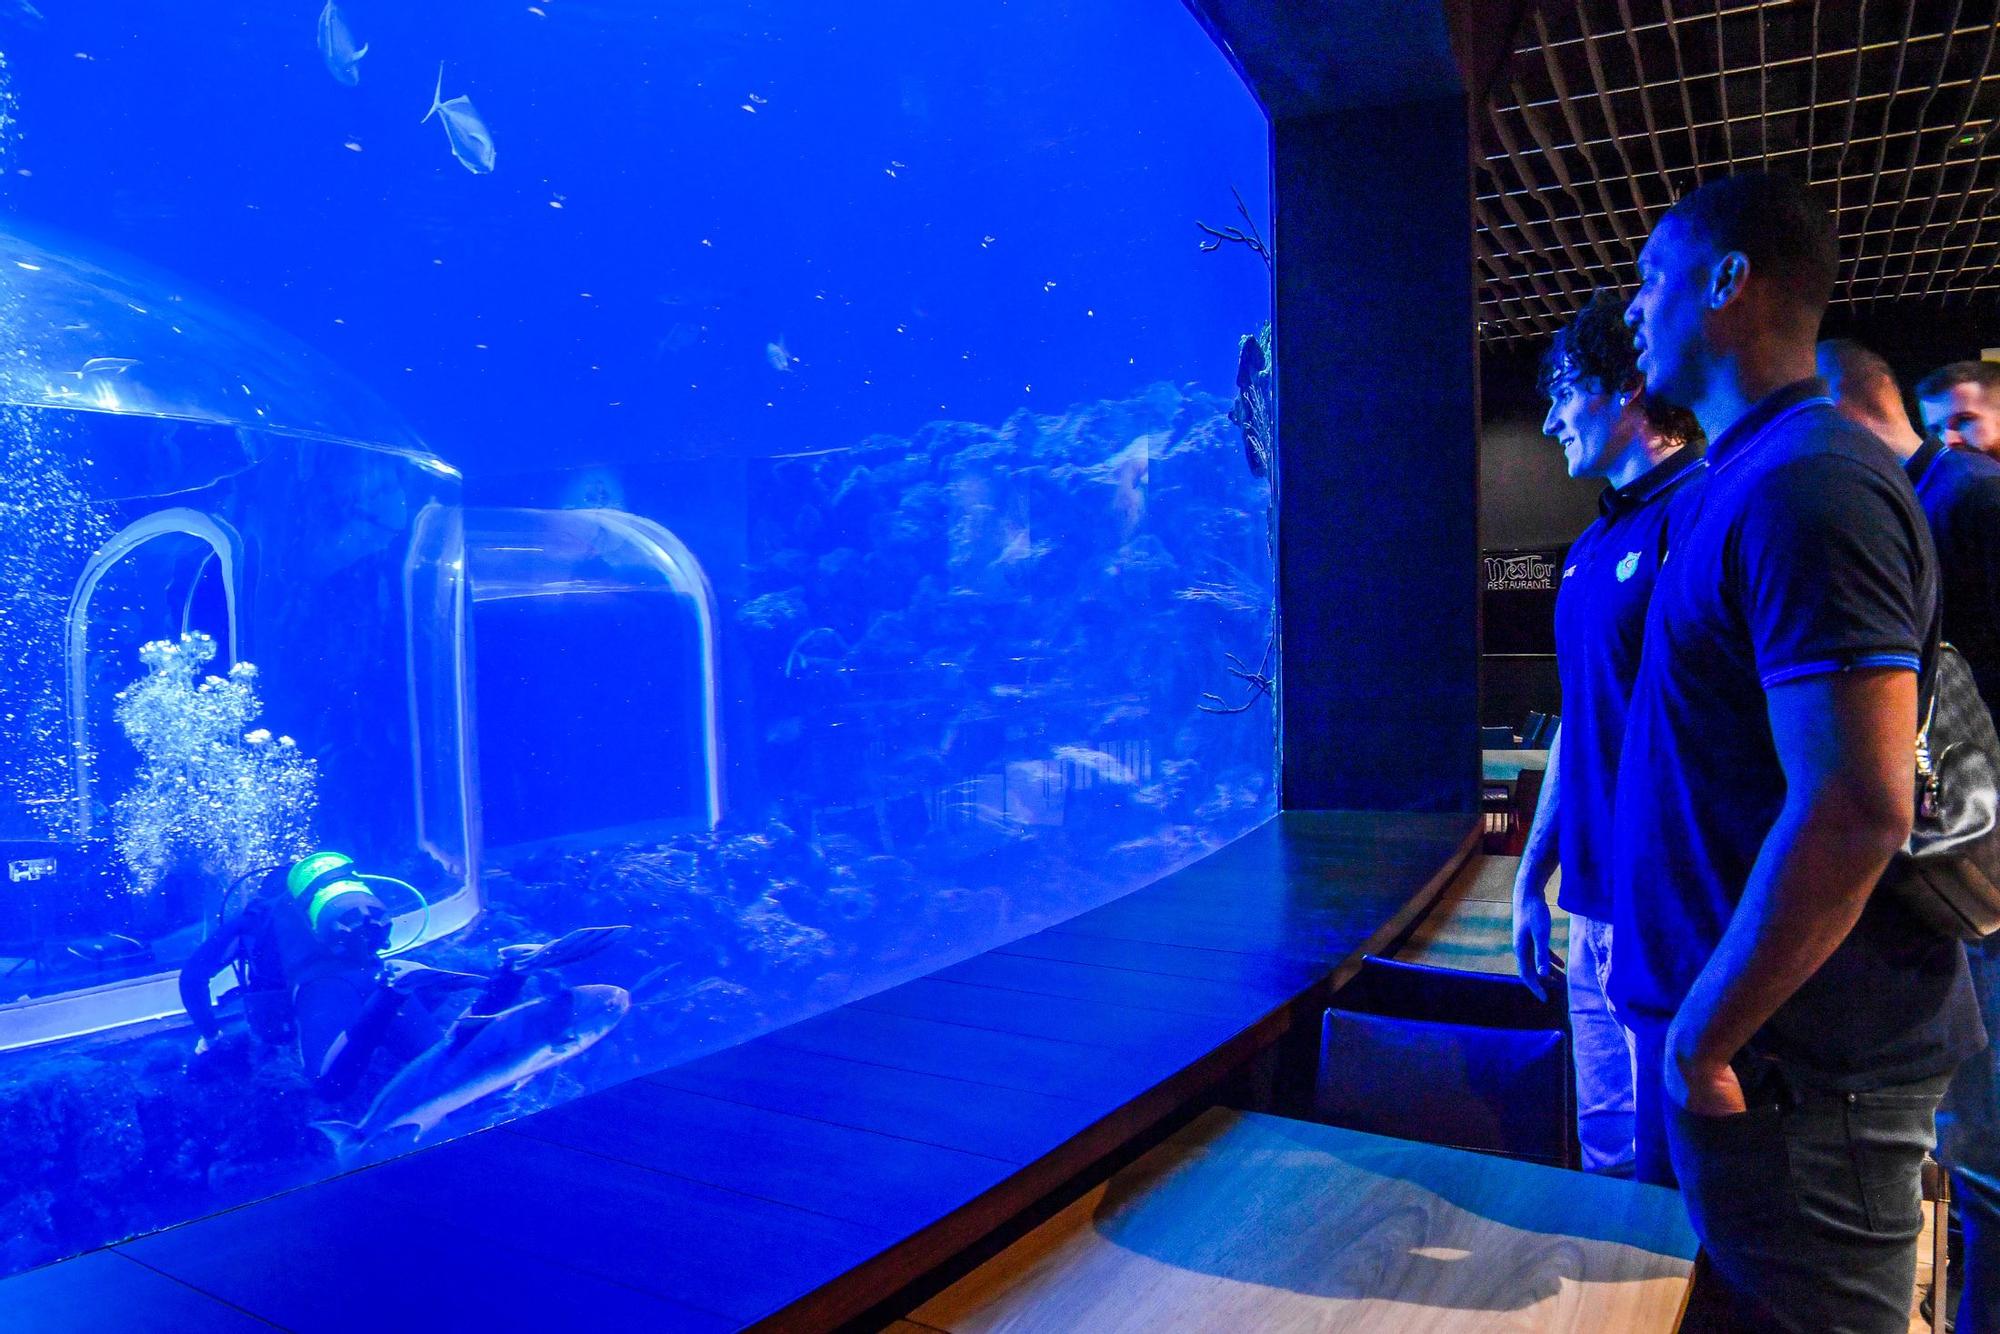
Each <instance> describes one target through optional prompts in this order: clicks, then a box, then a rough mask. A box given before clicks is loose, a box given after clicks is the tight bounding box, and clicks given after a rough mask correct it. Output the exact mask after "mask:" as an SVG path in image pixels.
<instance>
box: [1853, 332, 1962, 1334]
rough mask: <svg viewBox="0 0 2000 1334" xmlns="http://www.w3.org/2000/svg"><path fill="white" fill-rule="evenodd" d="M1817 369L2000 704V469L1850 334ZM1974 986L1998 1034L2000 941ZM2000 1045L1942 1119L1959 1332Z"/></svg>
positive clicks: (1947, 1102) (1952, 637)
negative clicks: (1947, 441) (1908, 507)
mask: <svg viewBox="0 0 2000 1334" xmlns="http://www.w3.org/2000/svg"><path fill="white" fill-rule="evenodd" d="M1819 373H1820V376H1821V378H1823V379H1824V380H1825V381H1826V382H1827V384H1828V385H1829V386H1830V387H1831V388H1832V390H1833V394H1834V400H1835V404H1836V406H1837V407H1838V408H1839V409H1840V412H1841V415H1843V416H1845V417H1847V418H1848V419H1849V420H1850V421H1853V422H1855V423H1856V424H1857V425H1860V426H1863V427H1866V428H1867V429H1868V430H1870V431H1872V432H1874V434H1875V436H1876V438H1877V439H1879V440H1881V441H1882V443H1883V444H1885V445H1887V446H1888V447H1889V452H1890V453H1892V454H1894V455H1895V456H1896V457H1897V458H1899V459H1901V460H1902V461H1903V471H1904V472H1905V473H1907V474H1908V475H1909V478H1910V484H1911V485H1912V486H1914V487H1915V488H1916V490H1917V500H1918V502H1919V503H1920V504H1921V505H1922V506H1923V508H1924V517H1925V518H1927V519H1929V520H1930V525H1931V540H1932V542H1933V543H1934V544H1935V545H1936V547H1937V553H1938V566H1939V575H1940V587H1941V588H1942V589H1943V602H1944V609H1943V610H1944V638H1945V641H1946V642H1947V643H1949V644H1951V645H1952V646H1954V647H1955V648H1957V649H1958V651H1959V652H1960V653H1963V654H1964V655H1965V660H1966V662H1967V664H1968V665H1969V666H1970V667H1971V668H1972V673H1973V677H1974V679H1975V680H1976V681H1977V682H1978V683H1979V693H1980V696H1981V697H1982V698H1983V699H1985V701H1986V707H1987V708H1988V709H1992V708H1993V707H1994V704H1995V703H1996V701H2000V463H1996V462H1994V461H1993V460H1992V459H1989V458H1987V457H1985V456H1983V455H1980V454H1975V453H1972V452H1970V451H1967V450H1954V449H1946V448H1945V447H1944V444H1943V442H1942V441H1940V440H1939V439H1938V438H1937V437H1936V436H1931V437H1929V438H1928V439H1927V438H1925V437H1924V436H1922V435H1920V434H1918V433H1917V430H1916V428H1915V427H1913V426H1912V425H1910V418H1909V414H1908V413H1907V412H1906V411H1905V410H1904V408H1903V393H1902V390H1901V389H1900V388H1899V387H1898V386H1897V384H1896V377H1895V373H1894V372H1893V371H1891V370H1890V369H1889V363H1888V362H1886V361H1884V360H1882V358H1881V357H1879V356H1877V355H1875V353H1873V352H1871V351H1869V350H1868V349H1867V348H1865V347H1863V346H1861V345H1860V344H1859V343H1854V342H1849V341H1847V340H1845V339H1835V340H1832V341H1829V342H1824V343H1821V344H1820V345H1819ZM1967 957H1968V959H1969V960H1970V962H1971V965H1972V989H1973V992H1974V994H1975V995H1977V996H1978V998H1979V1014H1980V1017H1981V1018H1982V1019H1983V1020H1984V1021H1985V1024H1986V1031H1987V1033H1988V1034H1989V1036H1990V1035H1991V1034H1994V1033H1996V1032H2000V939H1996V940H1991V941H1987V942H1986V943H1985V944H1983V945H1980V946H1977V947H1974V948H1971V949H1970V950H1968V951H1967ZM1996 1057H2000V1048H1996V1046H1995V1045H1993V1044H1991V1043H1989V1044H1988V1046H1987V1048H1986V1052H1985V1054H1984V1055H1981V1056H1975V1057H1973V1058H1971V1059H1970V1060H1968V1061H1966V1062H1965V1063H1964V1064H1963V1065H1961V1066H1959V1067H1958V1073H1957V1074H1955V1075H1953V1076H1952V1081H1951V1087H1950V1089H1949V1090H1948V1091H1947V1092H1946V1093H1945V1099H1944V1106H1943V1108H1942V1109H1941V1110H1940V1111H1939V1113H1938V1135H1939V1139H1940V1141H1941V1143H1942V1145H1943V1155H1942V1156H1943V1157H1944V1159H1945V1161H1946V1163H1948V1164H1949V1165H1950V1167H1951V1169H1952V1196H1953V1198H1954V1199H1955V1200H1956V1201H1957V1202H1958V1209H1959V1217H1960V1219H1961V1221H1962V1224H1963V1226H1964V1230H1965V1267H1964V1269H1963V1271H1962V1273H1963V1275H1964V1293H1963V1296H1961V1297H1960V1299H1959V1304H1958V1328H1960V1329H1963V1330H1967V1331H1972V1330H1979V1331H2000V1064H1996Z"/></svg>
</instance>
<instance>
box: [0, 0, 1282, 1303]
mask: <svg viewBox="0 0 2000 1334" xmlns="http://www.w3.org/2000/svg"><path fill="white" fill-rule="evenodd" d="M1266 151H1267V150H1266V126H1265V123H1264V120H1263V117H1262V114H1261V112H1260V111H1259V110H1258V108H1257V107H1256V105H1255V103H1254V102H1253V100H1252V98H1251V97H1250V95H1249V94H1248V92H1247V91H1246V90H1245V89H1244V88H1243V87H1242V86H1241V84H1240V82H1239V81H1238V79H1237V77H1236V75H1235V74H1234V72H1233V71H1232V70H1231V69H1230V68H1229V66H1228V64H1227V62H1226V61H1225V59H1224V58H1223V56H1222V55H1221V54H1220V53H1219V52H1218V51H1217V50H1216V49H1215V48H1214V46H1213V45H1212V44H1211V42H1210V41H1209V39H1208V37H1207V36H1206V35H1205V34H1204V33H1203V32H1202V31H1201V29H1200V28H1199V27H1198V26H1197V24H1196V23H1195V22H1194V21H1193V20H1192V19H1191V18H1190V17H1189V15H1188V14H1187V12H1186V11H1185V9H1184V8H1183V7H1182V6H1181V5H1180V4H1179V3H1178V0H1106V2H1105V3H1092V4H1076V3H1067V2H1065V0H964V2H963V3H957V4H952V5H943V6H940V5H917V4H905V3H891V4H871V5H833V6H829V5H823V4H816V3H810V2H809V0H730V2H729V3H714V2H711V0H688V2H687V3H680V4H674V5H648V4H640V3H637V2H636V0H630V2H628V0H540V2H539V3H533V4H530V3H524V2H517V3H513V4H493V3H486V2H485V0H481V2H480V3H473V0H434V2H432V3H423V4H410V3H390V2H389V0H352V2H351V3H349V0H339V3H333V4H324V6H323V8H319V9H315V8H314V7H313V6H312V5H311V4H310V3H309V4H307V5H306V6H305V7H304V8H300V7H299V6H297V5H290V4H286V5H279V4H271V3H255V4H252V3H241V2H240V3H219V4H207V5H181V6H163V5H160V4H158V3H154V2H152V0H147V2H145V3H141V0H96V2H95V3H92V4H90V5H61V6H58V5H56V4H53V3H47V0H38V3H37V4H35V5H30V4H27V3H23V2H22V0H7V2H5V3H0V735H4V739H5V745H4V747H3V748H0V864H4V868H5V877H4V879H0V1273H4V1272H11V1271H14V1270H18V1269H22V1268H25V1267H28V1266H31V1265H35V1264H38V1263H42V1262H45V1261H48V1260H51V1259H54V1258H57V1257H59V1256H62V1255H65V1254H70V1253H74V1252H77V1251H80V1250H83V1249H86V1248H88V1247H91V1246H95V1245H99V1244H102V1243H104V1242H107V1241H111V1240H116V1239H119V1238H122V1237H125V1236H129V1235H132V1234H135V1233H138V1232H143V1231H146V1230H149V1229H153V1228H157V1227H160V1226H164V1225H167V1224H170V1223H173V1222H176V1221H179V1220H181V1219H184V1218H188V1217H192V1216H197V1215H200V1214H203V1213H208V1212H212V1211H214V1210H216V1209H219V1208H222V1207H226V1206H228V1205H231V1204H235V1203H240V1202H242V1201H244V1200H247V1199H251V1198H255V1197H258V1196H262V1195H266V1194H269V1193H271V1192H274V1191H277V1190H280V1189H284V1188H287V1187H290V1186H295V1185H298V1184H301V1183H303V1182H307V1181H311V1180H315V1179H318V1178H321V1177H324V1176H327V1175H330V1174H332V1173H334V1172H336V1171H339V1170H341V1168H343V1167H345V1166H353V1165H358V1164H361V1163H365V1162H368V1161H371V1160H375V1159H379V1158H381V1157H384V1156H387V1155H390V1154H395V1153H400V1152H405V1151H408V1150H410V1149H412V1148H416V1147H421V1146H422V1145H424V1144H427V1143H434V1142H437V1141H440V1140H443V1139H447V1138H450V1137H451V1136H454V1135H458V1134H463V1133H467V1132H469V1131H471V1130H474V1129H478V1128H480V1127H483V1126H486V1125H491V1124H493V1123H495V1122H498V1121H501V1120H505V1119H507V1118H510V1117H516V1116H521V1115H525V1114H528V1113H531V1112H533V1111H535V1110H537V1109H539V1108H541V1107H544V1106H547V1105H550V1104H551V1103H554V1102H558V1101H562V1100H564V1099H567V1098H572V1097H575V1096H576V1095H577V1094H579V1093H580V1092H583V1091H586V1090H589V1089H593V1088H599V1087H603V1086H605V1085H608V1084H611V1083H614V1082H617V1081H619V1080H622V1079H627V1078H630V1077H632V1076H634V1075H637V1074H639V1073H642V1072H645V1071H649V1070H656V1069H659V1068H662V1067H665V1066H668V1065H671V1064H673V1063H675V1062H678V1061H682V1060H686V1059H688V1058H689V1057H691V1056H693V1055H696V1054H698V1053H700V1052H702V1051H706V1050H713V1049H715V1048H717V1047H720V1046H725V1045H728V1044H731V1043H735V1042H740V1041H742V1040H744V1039H746V1038H748V1037H751V1036H754V1035H756V1034H758V1033H761V1032H765V1031H768V1030H771V1029H773V1028H777V1027H780V1026H782V1025H785V1024H788V1023H792V1022H795V1021H797V1020H798V1019H800V1018H802V1017H804V1016H806V1015H809V1014H812V1013H815V1012H817V1011H820V1010H824V1009H826V1008H828V1007H831V1006H836V1005H840V1004H842V1003H844V1002H847V1001H850V1000H853V999H855V998H857V997H860V996H863V995H866V994H868V993H870V992H873V991H877V990H880V989H881V988H883V987H885V986H889V985H892V984H894V983H896V982H899V981H902V980H905V979H907V978H910V977H914V976H918V975H921V974H924V973H927V972H930V971H933V970H935V969H937V968H939V967H942V966H944V965H946V964H948V963H951V962H952V961H954V960H957V959H960V958H963V957H965V956H967V955H970V954H973V953H977V952H979V951H982V950H985V949H989V948H991V947H993V946H995V945H997V944H1000V943H1002V942H1004V941H1006V940H1009V939H1013V938H1015V937H1018V936H1020V935H1022V934H1025V933H1027V932H1029V931H1032V930H1035V929H1037V928H1040V927H1042V926H1046V925H1048V924H1050V923H1053V922H1056V921H1059V920H1061V919H1063V918H1065V917H1068V916H1070V915H1073V914H1075V913H1077V912H1079V911H1081V910H1083V909H1085V908H1088V907H1091V906H1093V905H1095V904H1098V903H1101V902H1103V901H1105V900H1106V899H1109V898H1111V897H1113V896H1115V895H1118V894H1122V893H1125V892H1128V891H1130V890H1132V889H1134V888H1137V887H1138V886H1140V885H1142V884H1145V883H1147V882H1148V881H1150V880H1152V879H1155V878H1157V877H1158V876H1160V875H1162V874H1164V873H1166V872H1168V871H1170V870H1173V869H1174V868H1176V867H1179V866H1182V865H1184V864H1186V863H1187V862H1188V861H1190V860H1192V859H1193V858H1195V857H1198V856H1200V855H1201V854H1202V853H1204V852H1205V851H1207V850H1209V849H1212V848H1214V847H1216V846H1219V845H1220V844H1222V843H1224V842H1226V841H1228V840H1229V839H1231V838H1234V837H1236V836H1238V835H1240V834H1242V833H1244V832H1246V831H1248V830H1249V829H1251V828H1252V827H1254V826H1255V825H1257V824H1258V823H1260V822H1262V821H1263V820H1265V819H1266V818H1268V817H1269V816H1271V815H1272V814H1273V813H1274V812H1275V810H1276V801H1277V797H1276V775H1275V763H1274V762H1275V746H1274V739H1275V729H1276V718H1275V711H1274V699H1273V695H1274V691H1275V689H1276V684H1275V677H1276V672H1277V652H1276V648H1277V627H1276V624H1275V607H1274V602H1275V598H1274V591H1273V565H1274V553H1275V540H1276V535H1275V530H1274V526H1273V525H1274V518H1273V516H1274V513H1275V507H1274V504H1273V498H1274V497H1273V487H1274V485H1275V478H1274V477H1273V476H1272V475H1271V457H1272V436H1271V431H1272V420H1271V418H1272V413H1271V398H1270V382H1271V371H1270V367H1269V365H1268V353H1269V347H1270V342H1269V334H1268V320H1269V316H1270V309H1269V290H1270V271H1269V268H1268V260H1267V257H1266V254H1265V252H1264V250H1263V245H1262V241H1263V238H1264V237H1265V236H1266V235H1267V234H1268V227H1267V226H1266V223H1265V218H1266V215H1267V210H1268V199H1267V183H1266V170H1267V165H1266ZM1204 224H1205V226H1204Z"/></svg>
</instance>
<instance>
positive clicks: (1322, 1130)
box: [894, 1109, 1696, 1334]
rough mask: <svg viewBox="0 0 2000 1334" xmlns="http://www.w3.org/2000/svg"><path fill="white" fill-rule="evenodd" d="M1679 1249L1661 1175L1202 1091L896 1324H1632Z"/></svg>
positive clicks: (1656, 1308) (1678, 1219) (1677, 1265)
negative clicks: (1222, 1104) (1366, 1128)
mask: <svg viewBox="0 0 2000 1334" xmlns="http://www.w3.org/2000/svg"><path fill="white" fill-rule="evenodd" d="M1695 1247H1696V1243H1695V1238H1694V1234H1693V1232H1692V1231H1691V1230H1690V1229H1689V1227H1688V1224H1687V1217H1686V1212H1685V1210H1684V1209H1683V1208H1682V1207H1681V1201H1680V1197H1679V1196H1678V1195H1676V1194H1675V1193H1673V1192H1672V1191H1668V1190H1662V1189H1660V1188H1658V1187H1654V1186H1639V1185H1634V1184H1632V1183H1631V1182H1626V1181H1616V1180H1612V1179H1609V1178H1605V1177H1596V1176H1585V1175H1583V1174H1580V1173H1575V1172H1564V1171H1560V1170H1557V1169H1555V1168H1548V1167H1539V1166H1535V1165H1532V1164H1527V1163H1520V1162H1515V1161H1512V1160H1510V1159H1505V1158H1495V1157H1489V1156H1486V1155H1483V1154H1473V1153H1464V1152H1460V1151H1458V1150H1454V1149H1440V1148H1436V1147H1433V1146H1431V1145H1426V1144H1412V1143H1408V1142H1406V1141H1403V1140H1393V1139H1384V1138H1381V1137H1379V1136H1375V1135H1364V1134H1361V1133H1359V1132H1356V1131H1352V1130H1341V1129H1337V1128H1335V1127H1332V1126H1323V1125H1316V1124H1313V1123H1310V1122H1304V1121H1292V1120H1287V1119H1285V1118H1282V1117H1274V1116H1263V1115H1258V1114H1255V1113H1247V1112H1234V1111H1226V1110H1221V1109H1217V1110H1213V1111H1209V1112H1206V1113H1204V1114H1203V1115H1202V1116H1200V1117H1199V1118H1197V1119H1196V1120H1195V1121H1193V1122H1192V1123H1190V1124H1189V1125H1188V1126H1187V1127H1186V1128H1185V1129H1183V1130H1182V1131H1180V1132H1179V1133H1178V1134H1176V1135H1174V1136H1173V1137H1172V1138H1170V1139H1168V1140H1166V1141H1164V1142H1162V1143H1161V1144H1160V1145H1159V1146H1158V1147H1156V1148H1155V1149H1153V1150H1152V1152H1150V1153H1148V1154H1146V1155H1145V1156H1144V1157H1142V1158H1140V1159H1139V1160H1138V1161H1137V1162H1135V1163H1134V1164H1132V1166H1130V1167H1128V1168H1126V1169H1125V1170H1124V1171H1123V1172H1120V1173H1118V1174H1117V1175H1116V1176H1114V1177H1112V1178H1111V1179H1110V1180H1109V1181H1107V1182H1105V1183H1104V1184H1103V1185H1100V1186H1099V1187H1097V1188H1096V1189H1095V1190H1093V1191H1091V1192H1089V1193H1088V1194H1086V1195H1084V1196H1083V1197H1081V1198H1080V1199H1078V1200H1077V1201H1076V1202H1075V1203H1074V1204H1072V1205H1071V1206H1070V1207H1069V1208H1067V1209H1065V1210H1063V1211H1062V1212H1061V1213H1059V1214H1057V1215H1056V1216H1055V1217H1053V1218H1051V1219H1049V1220H1048V1221H1047V1222H1045V1223H1043V1224H1042V1225H1041V1226H1040V1227H1038V1228H1037V1229H1035V1230H1034V1231H1033V1232H1030V1233H1029V1234H1028V1235H1026V1236H1025V1237H1023V1238H1021V1239H1020V1240H1019V1241H1017V1242H1016V1243H1015V1244H1014V1245H1013V1246H1011V1247H1009V1248H1008V1249H1007V1250H1005V1251H1003V1252H1002V1253H1001V1254H1000V1255H998V1256H996V1257H995V1258H993V1259H992V1260H990V1261H988V1262H987V1263H986V1264H985V1265H983V1266H981V1267H980V1268H979V1269H977V1270H975V1271H973V1272H972V1273H971V1274H969V1275H967V1276H966V1277H965V1278H963V1279H961V1280H960V1281H959V1282H957V1283H956V1284H954V1285H953V1286H951V1287H950V1288H948V1289H946V1290H945V1291H944V1292H942V1293H940V1294H939V1295H938V1296H937V1297H935V1298H933V1299H932V1300H931V1301H929V1302H927V1303H925V1304H924V1305H923V1306H921V1307H919V1308H918V1309H917V1310H916V1311H914V1312H913V1313H911V1315H910V1317H909V1319H908V1320H907V1321H904V1322H902V1323H900V1324H899V1325H897V1326H895V1327H894V1328H895V1329H896V1330H898V1331H900V1334H929V1332H930V1331H945V1332H946V1334H978V1332H980V1331H988V1330H1002V1329H1004V1330H1007V1331H1009V1334H1035V1332H1036V1331H1048V1332H1049V1334H1069V1332H1070V1331H1075V1330H1085V1329H1087V1330H1091V1331H1093V1334H1117V1332H1118V1331H1125V1330H1129V1331H1134V1334H1137V1331H1147V1332H1148V1334H1151V1332H1153V1331H1162V1330H1185V1331H1212V1330H1253V1329H1270V1330H1296V1331H1309V1330H1397V1331H1404V1330H1424V1331H1440V1332H1442V1331H1458V1330H1463V1331H1467V1334H1471V1332H1472V1331H1478V1332H1479V1334H1486V1331H1491V1330H1495V1329H1509V1330H1535V1331H1541V1330H1548V1331H1557V1330H1575V1331H1580V1332H1581V1331H1599V1330H1617V1331H1620V1334H1648V1331H1655V1330H1657V1331H1663V1332H1664V1331H1670V1330H1672V1329H1674V1328H1675V1326H1676V1325H1677V1324H1678V1323H1679V1320H1680V1315H1681V1311H1682V1308H1683V1305H1684V1303H1685V1301H1686V1297H1687V1291H1688V1286H1689V1278H1690V1273H1691V1271H1692V1268H1693V1263H1694V1255H1695Z"/></svg>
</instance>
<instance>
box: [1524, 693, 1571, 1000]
mask: <svg viewBox="0 0 2000 1334" xmlns="http://www.w3.org/2000/svg"><path fill="white" fill-rule="evenodd" d="M1561 818H1562V726H1561V725H1560V724H1558V725H1557V726H1556V734H1555V736H1554V737H1553V738H1552V739H1551V740H1550V741H1549V768H1548V772H1547V773H1546V774H1544V775H1543V776H1542V795H1541V797H1540V799H1539V800H1537V801H1536V802H1535V818H1534V819H1533V820H1532V821H1531V822H1530V823H1529V825H1528V835H1527V838H1526V839H1525V840H1524V841H1523V843H1522V845H1521V866H1520V869H1519V870H1518V871H1516V872H1515V874H1514V966H1515V968H1516V969H1517V970H1519V972H1520V974H1521V981H1523V982H1525V983H1526V984H1527V986H1528V990H1530V991H1532V992H1534V993H1535V999H1536V1000H1547V999H1548V993H1547V991H1546V990H1544V989H1543V986H1542V979H1543V978H1545V977H1547V976H1548V975H1549V932H1550V926H1549V899H1548V884H1549V877H1550V876H1552V875H1554V874H1555V870H1556V864H1557V861H1558V859H1559V857H1558V854H1559V851H1560V847H1561V843H1560V840H1559V839H1558V838H1557V837H1556V831H1557V829H1558V828H1559V827H1560V826H1559V824H1558V821H1560V819H1561Z"/></svg>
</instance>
